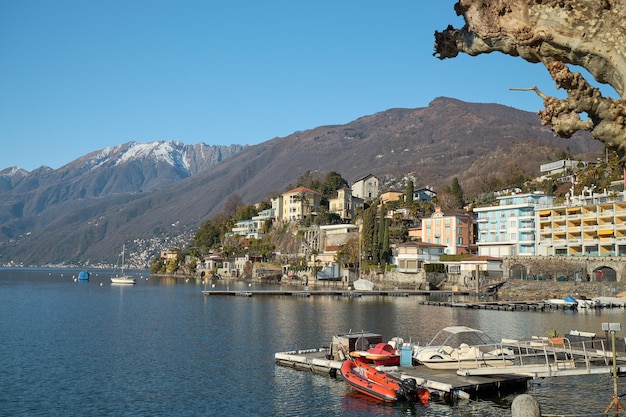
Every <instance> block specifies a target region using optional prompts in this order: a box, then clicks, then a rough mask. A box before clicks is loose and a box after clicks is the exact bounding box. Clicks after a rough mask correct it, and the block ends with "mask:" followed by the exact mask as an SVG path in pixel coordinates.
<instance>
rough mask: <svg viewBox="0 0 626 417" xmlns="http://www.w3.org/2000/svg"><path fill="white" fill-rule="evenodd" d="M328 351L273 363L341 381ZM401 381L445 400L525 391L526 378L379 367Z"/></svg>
mask: <svg viewBox="0 0 626 417" xmlns="http://www.w3.org/2000/svg"><path fill="white" fill-rule="evenodd" d="M329 356H330V349H328V348H319V349H307V350H296V351H290V352H279V353H276V354H274V357H275V360H276V364H278V365H280V366H286V367H289V368H294V369H297V370H302V371H311V372H316V373H324V374H328V375H330V376H331V377H333V378H341V372H339V370H340V369H341V364H342V361H337V360H333V359H328V357H329ZM382 369H383V370H385V371H386V372H388V373H389V374H391V375H393V376H396V377H398V378H401V379H406V378H414V379H415V381H416V382H417V384H418V385H420V386H422V387H424V388H427V389H428V390H429V391H431V392H434V393H436V394H438V395H439V397H440V398H443V399H445V400H447V401H455V400H457V399H458V398H470V397H475V398H479V397H481V396H493V395H494V394H495V393H499V392H507V391H510V390H519V389H526V387H527V381H528V380H530V379H532V377H530V376H523V375H487V376H483V375H477V376H474V375H471V376H470V375H468V376H465V375H458V374H457V373H456V371H454V370H452V371H448V370H435V369H430V368H427V367H426V366H424V365H417V366H393V367H385V368H382Z"/></svg>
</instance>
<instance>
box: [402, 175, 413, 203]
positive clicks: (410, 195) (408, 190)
mask: <svg viewBox="0 0 626 417" xmlns="http://www.w3.org/2000/svg"><path fill="white" fill-rule="evenodd" d="M413 188H414V184H413V181H412V180H409V182H408V183H407V185H406V191H405V194H406V195H405V197H404V202H405V207H411V205H412V204H413V193H414V189H413Z"/></svg>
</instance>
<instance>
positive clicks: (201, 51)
mask: <svg viewBox="0 0 626 417" xmlns="http://www.w3.org/2000/svg"><path fill="white" fill-rule="evenodd" d="M455 3H456V0H436V1H421V0H389V1H380V0H377V1H373V0H359V1H356V0H341V1H336V0H316V1H306V2H305V1H293V0H291V1H286V0H284V1H283V0H267V1H258V0H229V1H222V0H122V1H118V0H107V1H95V0H75V1H68V0H55V1H49V0H29V1H20V0H4V1H1V2H0V143H1V150H0V170H2V169H4V168H8V167H13V166H17V167H20V168H23V169H26V170H28V171H31V170H33V169H36V168H38V167H40V166H42V165H45V166H49V167H51V168H55V169H56V168H60V167H61V166H63V165H65V164H67V163H70V162H71V161H73V160H75V159H77V158H79V157H81V156H83V155H85V154H87V153H89V152H92V151H96V150H100V149H103V148H106V147H110V146H115V145H119V144H122V143H126V142H129V141H136V142H152V141H158V140H176V141H181V142H183V143H186V144H196V143H200V142H204V143H206V144H209V145H230V144H242V145H244V144H257V143H261V142H264V141H267V140H269V139H272V138H274V137H283V136H287V135H289V134H291V133H293V132H296V131H299V130H307V129H311V128H314V127H317V126H322V125H333V124H345V123H349V122H350V121H352V120H354V119H357V118H359V117H362V116H365V115H369V114H374V113H377V112H381V111H384V110H387V109H390V108H397V107H403V108H419V107H426V106H428V104H429V103H430V102H431V101H432V100H433V99H435V98H437V97H441V96H445V97H453V98H458V99H460V100H463V101H468V102H477V103H500V104H504V105H507V106H511V107H515V108H518V109H522V110H527V111H532V112H535V111H537V110H539V109H541V108H542V100H541V99H540V98H539V97H538V96H537V95H536V94H535V93H534V92H522V91H510V90H509V88H511V87H531V86H533V85H537V86H538V87H539V88H540V89H541V90H542V91H544V92H545V93H548V94H551V95H559V94H558V93H556V92H555V87H554V82H553V81H552V80H551V79H550V77H549V74H548V73H547V71H546V70H545V68H544V67H543V66H541V65H538V64H530V63H527V62H525V61H523V60H522V59H521V58H514V57H510V56H507V55H504V54H499V53H493V54H488V55H481V56H478V57H469V56H466V55H459V56H458V57H457V58H454V59H446V60H439V59H438V58H436V57H434V56H433V55H432V54H433V45H434V36H433V34H434V32H435V31H436V30H439V31H441V30H444V29H445V28H446V27H447V26H448V24H452V25H453V26H455V27H457V28H460V27H462V26H463V20H462V18H460V17H458V16H456V13H455V12H454V4H455Z"/></svg>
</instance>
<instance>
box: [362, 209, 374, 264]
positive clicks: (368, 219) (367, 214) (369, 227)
mask: <svg viewBox="0 0 626 417" xmlns="http://www.w3.org/2000/svg"><path fill="white" fill-rule="evenodd" d="M374 210H375V209H374V208H373V206H371V207H368V208H367V209H366V210H364V211H363V216H362V217H361V218H362V219H363V224H362V226H361V244H362V248H361V250H362V251H363V253H366V254H370V253H372V251H373V250H374V228H375V224H374V217H375V216H374Z"/></svg>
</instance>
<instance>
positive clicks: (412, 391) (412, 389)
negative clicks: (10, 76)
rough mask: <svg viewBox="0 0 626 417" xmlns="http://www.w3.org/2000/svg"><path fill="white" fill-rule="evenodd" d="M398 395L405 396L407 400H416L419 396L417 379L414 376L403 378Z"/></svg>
mask: <svg viewBox="0 0 626 417" xmlns="http://www.w3.org/2000/svg"><path fill="white" fill-rule="evenodd" d="M398 396H400V397H403V398H405V399H406V400H407V401H410V402H416V401H418V397H417V381H416V380H415V379H414V378H407V379H403V380H402V382H401V383H400V388H399V389H398Z"/></svg>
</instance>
